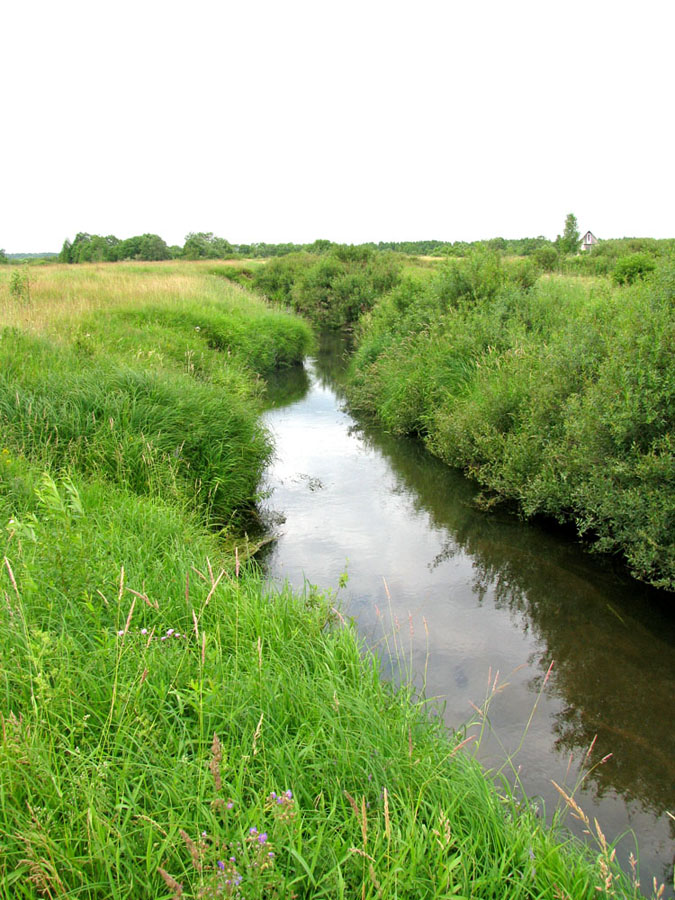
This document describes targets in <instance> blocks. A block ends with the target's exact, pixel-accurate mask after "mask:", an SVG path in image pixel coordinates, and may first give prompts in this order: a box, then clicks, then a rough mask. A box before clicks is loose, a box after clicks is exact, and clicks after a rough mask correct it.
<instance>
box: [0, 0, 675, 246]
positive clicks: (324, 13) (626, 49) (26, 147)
mask: <svg viewBox="0 0 675 900" xmlns="http://www.w3.org/2000/svg"><path fill="white" fill-rule="evenodd" d="M674 26H675V4H673V3H672V2H668V0H659V2H655V0H641V2H640V3H636V2H634V0H631V2H623V0H587V2H586V3H575V4H569V3H568V4H563V3H560V2H555V3H554V2H550V0H533V2H530V0H512V2H504V0H499V2H492V0H483V2H475V0H474V2H461V3H460V2H454V0H445V2H441V0H417V2H415V3H413V2H411V0H409V2H405V3H403V2H398V0H387V2H380V0H360V2H353V0H341V2H339V3H338V2H321V0H313V2H304V0H285V2H280V0H277V2H268V0H259V2H245V0H240V2H237V3H233V2H230V0H220V2H211V0H191V2H190V3H187V2H184V0H183V2H180V3H178V2H173V0H161V2H155V0H135V2H129V0H117V2H115V3H112V4H111V3H96V2H91V0H87V2H80V0H62V2H53V0H50V2H48V3H46V2H35V0H22V2H20V3H19V2H14V3H12V4H8V5H6V6H5V8H4V9H3V13H2V22H1V26H0V27H1V29H2V51H1V54H0V84H1V85H2V94H3V106H2V132H3V133H2V135H1V136H0V138H1V139H0V163H1V170H2V190H1V191H0V247H4V248H5V249H6V250H7V252H20V251H24V252H37V251H45V250H53V251H56V250H58V249H59V248H60V246H61V244H62V242H63V240H64V238H66V237H69V238H71V239H72V238H73V237H74V235H75V233H76V232H77V231H89V232H92V233H101V234H115V235H117V236H118V237H120V238H125V237H129V236H131V235H134V234H140V233H143V232H147V231H150V232H156V233H158V234H160V235H161V236H162V237H163V238H164V239H165V240H167V242H168V243H180V244H182V243H183V240H184V238H185V235H186V234H187V233H188V232H189V231H213V232H215V233H216V234H218V235H220V236H222V237H225V238H227V239H228V240H230V241H232V242H234V243H238V242H251V241H273V242H281V241H294V242H305V241H311V240H314V239H315V238H318V237H322V238H329V239H332V240H336V241H345V242H350V243H351V242H354V243H358V242H362V241H368V240H375V241H378V240H419V239H425V238H437V239H441V240H476V239H479V238H489V237H494V236H497V235H501V236H504V237H523V236H534V235H538V234H543V235H546V236H547V237H550V238H554V237H555V236H556V234H557V233H558V232H560V231H562V228H563V223H564V218H565V215H566V214H567V213H568V212H574V213H575V214H576V216H577V218H578V220H579V226H580V228H581V229H582V230H584V229H586V228H590V229H592V230H593V231H594V233H595V234H596V235H598V236H599V237H620V236H623V235H648V236H653V237H674V236H675V214H674V209H675V195H674V194H675V191H674V180H673V169H674V166H673V161H674V156H675V154H674V153H673V138H674V132H673V127H674V126H673V123H674V121H675V118H674V116H673V112H674V103H673V97H674V96H675V92H674V90H673V88H674V87H675V85H674V78H673V71H674V69H673V58H674V56H673V50H672V47H673V35H674V34H675V27H674Z"/></svg>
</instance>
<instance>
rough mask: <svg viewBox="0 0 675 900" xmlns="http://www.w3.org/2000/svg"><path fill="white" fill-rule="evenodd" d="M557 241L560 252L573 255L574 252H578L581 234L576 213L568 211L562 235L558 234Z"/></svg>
mask: <svg viewBox="0 0 675 900" xmlns="http://www.w3.org/2000/svg"><path fill="white" fill-rule="evenodd" d="M555 242H556V245H557V247H558V249H559V250H560V252H561V253H563V254H565V255H566V256H571V255H572V254H573V253H577V252H578V250H579V247H581V235H580V234H579V225H578V223H577V217H576V216H575V215H574V213H568V215H567V217H566V219H565V229H564V231H563V233H562V237H561V236H560V235H558V237H557V238H556V241H555Z"/></svg>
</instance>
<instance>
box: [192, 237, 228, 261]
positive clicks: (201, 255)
mask: <svg viewBox="0 0 675 900" xmlns="http://www.w3.org/2000/svg"><path fill="white" fill-rule="evenodd" d="M234 255H235V251H234V248H233V246H232V244H230V242H229V241H226V240H225V239H224V238H220V237H216V236H215V235H214V234H213V232H212V231H208V232H205V231H199V232H197V233H194V232H190V234H188V235H187V236H186V238H185V244H184V246H183V256H184V257H185V259H227V258H228V257H230V256H234Z"/></svg>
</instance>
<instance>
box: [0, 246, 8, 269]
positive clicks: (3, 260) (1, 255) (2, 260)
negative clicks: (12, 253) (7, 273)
mask: <svg viewBox="0 0 675 900" xmlns="http://www.w3.org/2000/svg"><path fill="white" fill-rule="evenodd" d="M8 262H9V260H8V259H7V254H6V253H5V251H4V250H0V266H6V265H7V263H8Z"/></svg>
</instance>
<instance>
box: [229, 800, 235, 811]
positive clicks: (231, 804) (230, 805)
mask: <svg viewBox="0 0 675 900" xmlns="http://www.w3.org/2000/svg"><path fill="white" fill-rule="evenodd" d="M233 806H234V803H233V802H232V801H231V800H230V802H229V803H228V804H227V808H228V809H232V807H233Z"/></svg>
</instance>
